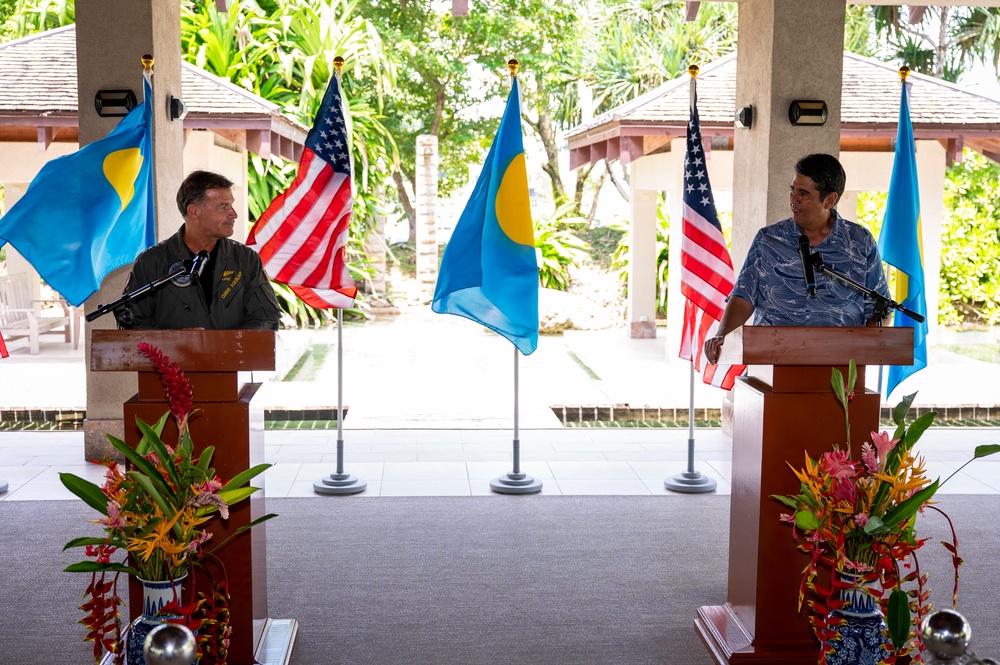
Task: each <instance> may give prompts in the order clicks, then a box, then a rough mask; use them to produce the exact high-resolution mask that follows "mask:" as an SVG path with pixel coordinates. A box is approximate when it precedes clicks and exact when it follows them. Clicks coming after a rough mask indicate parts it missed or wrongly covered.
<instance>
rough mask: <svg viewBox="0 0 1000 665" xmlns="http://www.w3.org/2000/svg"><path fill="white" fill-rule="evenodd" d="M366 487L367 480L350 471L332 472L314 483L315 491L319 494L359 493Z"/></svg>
mask: <svg viewBox="0 0 1000 665" xmlns="http://www.w3.org/2000/svg"><path fill="white" fill-rule="evenodd" d="M366 489H368V483H367V481H364V480H362V479H361V478H358V477H356V476H352V475H351V474H349V473H331V474H330V475H329V476H327V477H326V478H322V479H320V480H317V481H316V482H314V483H313V491H314V492H316V493H318V494H357V493H358V492H364V491H365V490H366Z"/></svg>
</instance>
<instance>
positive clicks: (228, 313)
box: [125, 171, 281, 330]
mask: <svg viewBox="0 0 1000 665" xmlns="http://www.w3.org/2000/svg"><path fill="white" fill-rule="evenodd" d="M232 188H233V182H232V181H231V180H229V179H228V178H226V177H225V176H223V175H220V174H218V173H212V172H209V171H194V172H193V173H191V174H190V175H189V176H188V177H187V178H185V179H184V182H182V183H181V186H180V189H178V190H177V208H178V209H179V210H180V212H181V215H183V216H184V224H183V225H181V228H180V229H179V230H178V231H177V233H175V234H174V235H172V236H171V237H169V238H167V239H166V240H164V241H162V242H160V243H159V244H157V245H155V246H153V247H150V248H149V249H147V250H146V251H144V252H143V253H142V254H140V255H139V257H138V258H137V259H136V260H135V265H133V266H132V273H131V274H130V275H129V279H128V282H127V283H126V285H125V291H126V292H127V291H129V290H130V289H134V288H138V287H140V286H142V285H144V284H148V283H150V282H153V281H155V280H157V279H160V278H162V277H165V276H167V275H169V274H171V273H172V272H174V271H176V270H177V269H178V268H180V267H181V266H185V265H191V262H192V261H194V259H195V256H196V255H198V254H199V252H205V253H207V258H206V257H205V255H204V254H202V255H201V257H200V258H199V262H202V261H203V262H204V267H203V268H202V270H201V275H200V277H199V276H197V275H194V274H189V273H185V274H182V275H180V276H178V277H175V278H173V279H172V280H170V282H168V283H166V284H164V285H163V286H161V287H160V288H158V289H156V290H154V291H152V292H151V293H147V294H145V295H143V296H142V297H139V298H137V299H136V300H135V301H133V302H132V304H131V307H132V312H133V315H134V317H133V321H132V323H131V326H130V327H131V328H133V329H136V330H150V329H159V330H163V329H182V328H195V329H206V330H232V329H237V328H243V329H249V330H277V329H278V319H279V317H280V313H281V312H280V310H279V308H278V301H277V299H275V297H274V291H273V289H272V288H271V284H270V283H269V282H268V280H267V276H266V275H265V274H264V269H263V266H262V265H261V261H260V256H259V255H258V254H257V252H255V251H253V250H252V249H250V248H248V247H247V246H246V245H244V244H242V243H239V242H236V241H235V240H230V239H229V236H231V235H233V229H234V227H235V225H236V210H235V209H234V208H233V202H234V200H235V199H234V197H233V191H232Z"/></svg>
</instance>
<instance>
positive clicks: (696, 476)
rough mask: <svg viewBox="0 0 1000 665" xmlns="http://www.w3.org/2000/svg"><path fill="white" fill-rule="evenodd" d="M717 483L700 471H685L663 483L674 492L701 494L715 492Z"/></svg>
mask: <svg viewBox="0 0 1000 665" xmlns="http://www.w3.org/2000/svg"><path fill="white" fill-rule="evenodd" d="M716 484H717V483H716V482H715V481H714V480H712V479H711V478H709V477H708V476H705V475H702V474H701V473H700V472H698V471H685V472H684V473H678V474H677V475H676V476H673V477H672V478H667V479H666V480H664V481H663V486H664V487H665V488H667V489H668V490H670V491H672V492H683V493H685V494H700V493H702V492H714V491H715V487H716Z"/></svg>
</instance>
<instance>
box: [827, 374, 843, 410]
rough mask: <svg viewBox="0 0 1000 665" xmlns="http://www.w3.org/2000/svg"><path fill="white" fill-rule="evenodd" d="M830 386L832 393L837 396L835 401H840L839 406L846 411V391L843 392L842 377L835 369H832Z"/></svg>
mask: <svg viewBox="0 0 1000 665" xmlns="http://www.w3.org/2000/svg"><path fill="white" fill-rule="evenodd" d="M830 385H831V386H833V392H834V393H835V394H836V395H837V399H838V400H840V404H841V405H842V406H843V407H844V408H845V409H846V408H847V391H846V390H844V375H843V374H841V373H840V370H839V369H837V368H836V367H834V368H833V372H832V373H831V375H830Z"/></svg>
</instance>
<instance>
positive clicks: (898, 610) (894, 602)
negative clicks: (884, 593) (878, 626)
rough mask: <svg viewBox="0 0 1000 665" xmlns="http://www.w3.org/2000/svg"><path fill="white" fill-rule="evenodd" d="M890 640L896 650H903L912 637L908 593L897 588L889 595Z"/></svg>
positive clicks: (887, 621) (887, 618)
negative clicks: (908, 639)
mask: <svg viewBox="0 0 1000 665" xmlns="http://www.w3.org/2000/svg"><path fill="white" fill-rule="evenodd" d="M886 623H887V624H888V625H889V639H891V640H892V646H893V648H894V649H895V650H897V651H898V650H899V649H901V648H903V646H904V645H905V644H906V640H907V638H909V636H910V603H909V601H908V600H907V598H906V592H905V591H903V590H902V589H899V588H896V589H893V590H892V593H890V594H889V611H888V612H887V613H886Z"/></svg>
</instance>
